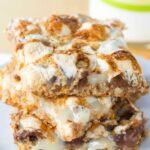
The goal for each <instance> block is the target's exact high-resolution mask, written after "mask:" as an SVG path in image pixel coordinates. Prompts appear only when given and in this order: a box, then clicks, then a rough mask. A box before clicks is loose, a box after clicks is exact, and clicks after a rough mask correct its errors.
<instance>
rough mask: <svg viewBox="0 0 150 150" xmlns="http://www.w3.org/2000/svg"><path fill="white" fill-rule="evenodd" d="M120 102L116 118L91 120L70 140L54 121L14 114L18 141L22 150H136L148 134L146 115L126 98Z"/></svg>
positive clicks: (15, 135)
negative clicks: (54, 124)
mask: <svg viewBox="0 0 150 150" xmlns="http://www.w3.org/2000/svg"><path fill="white" fill-rule="evenodd" d="M117 103H120V105H115V106H114V112H115V115H116V116H115V118H112V119H110V120H107V119H106V118H103V119H100V120H97V121H91V125H90V126H89V127H88V128H87V130H86V132H85V133H84V134H83V135H81V136H79V137H78V138H76V139H72V140H69V141H67V140H65V139H62V138H61V135H60V134H59V132H58V131H57V128H56V127H54V126H53V122H52V123H48V122H46V121H45V120H43V119H39V118H38V116H37V115H36V114H34V113H33V114H32V113H30V114H28V113H27V112H18V113H17V114H14V115H12V128H13V130H14V139H15V143H16V144H17V145H18V147H19V150H39V149H42V150H51V149H54V150H63V149H64V150H134V149H136V148H137V147H138V145H139V144H140V143H141V141H142V139H143V138H144V136H145V131H144V119H143V114H142V112H141V111H140V110H139V109H138V108H136V107H135V106H134V105H133V104H132V103H130V102H129V101H127V100H124V101H120V100H117V101H116V104H117ZM120 106H123V107H122V108H120ZM80 111H81V112H83V113H84V110H80ZM77 115H78V117H79V118H82V119H84V118H83V116H81V115H79V114H77ZM61 117H62V116H61ZM59 119H60V118H59ZM68 121H69V120H68ZM62 126H63V122H62ZM67 127H68V126H66V128H67ZM78 130H80V127H79V128H78ZM68 132H69V129H68Z"/></svg>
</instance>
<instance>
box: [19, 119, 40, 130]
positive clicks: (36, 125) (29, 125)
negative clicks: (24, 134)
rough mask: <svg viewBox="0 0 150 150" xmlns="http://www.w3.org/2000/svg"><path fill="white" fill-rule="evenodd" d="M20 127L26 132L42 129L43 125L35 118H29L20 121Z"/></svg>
mask: <svg viewBox="0 0 150 150" xmlns="http://www.w3.org/2000/svg"><path fill="white" fill-rule="evenodd" d="M20 127H21V128H24V129H26V130H35V129H40V128H41V123H40V122H39V120H38V119H36V118H35V117H32V116H29V117H25V118H22V119H21V120H20Z"/></svg>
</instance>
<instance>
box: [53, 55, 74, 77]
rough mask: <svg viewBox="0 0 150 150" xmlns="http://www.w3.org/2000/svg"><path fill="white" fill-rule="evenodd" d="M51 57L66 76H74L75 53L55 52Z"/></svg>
mask: <svg viewBox="0 0 150 150" xmlns="http://www.w3.org/2000/svg"><path fill="white" fill-rule="evenodd" d="M53 58H54V60H55V62H56V64H58V65H59V66H60V68H61V69H62V70H63V72H64V74H65V75H66V76H67V77H68V78H71V77H75V75H76V73H77V67H76V56H75V55H66V54H55V55H54V57H53Z"/></svg>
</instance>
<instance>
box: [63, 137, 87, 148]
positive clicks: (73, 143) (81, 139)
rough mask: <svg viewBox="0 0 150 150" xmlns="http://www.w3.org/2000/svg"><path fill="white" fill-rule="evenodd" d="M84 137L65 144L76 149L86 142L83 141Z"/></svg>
mask: <svg viewBox="0 0 150 150" xmlns="http://www.w3.org/2000/svg"><path fill="white" fill-rule="evenodd" d="M83 137H84V136H82V137H80V138H77V139H74V140H72V141H71V142H65V145H66V147H76V146H80V145H81V144H82V143H83V142H84V141H83Z"/></svg>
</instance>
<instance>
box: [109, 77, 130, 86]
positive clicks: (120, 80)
mask: <svg viewBox="0 0 150 150" xmlns="http://www.w3.org/2000/svg"><path fill="white" fill-rule="evenodd" d="M110 85H113V86H114V87H119V88H126V87H128V82H127V81H126V80H124V79H123V77H122V75H118V76H116V77H114V78H113V79H112V80H111V82H110Z"/></svg>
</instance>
